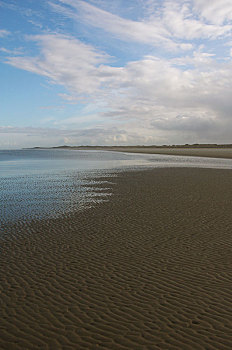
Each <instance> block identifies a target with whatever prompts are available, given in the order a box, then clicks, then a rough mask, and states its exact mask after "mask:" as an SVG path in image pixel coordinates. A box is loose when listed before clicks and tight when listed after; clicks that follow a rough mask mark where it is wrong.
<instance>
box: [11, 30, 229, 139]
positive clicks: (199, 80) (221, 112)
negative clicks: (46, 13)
mask: <svg viewBox="0 0 232 350" xmlns="http://www.w3.org/2000/svg"><path fill="white" fill-rule="evenodd" d="M31 39H32V40H37V41H38V43H39V45H40V46H41V55H40V56H37V57H13V58H9V59H8V63H9V64H11V65H14V66H15V67H18V68H21V69H25V70H28V71H31V72H34V73H37V74H40V75H44V76H46V77H48V78H49V79H50V80H51V81H52V82H54V83H57V84H61V85H63V86H64V87H66V89H67V90H68V91H69V93H70V94H69V98H70V99H73V100H75V98H76V97H79V98H80V97H81V96H86V98H88V100H87V102H88V103H89V104H90V105H92V107H93V108H92V119H93V120H92V125H95V127H96V128H98V127H99V123H101V121H102V120H104V118H108V119H109V120H111V121H112V123H113V121H114V123H117V124H118V125H120V124H121V127H123V129H122V130H123V135H124V136H123V137H124V139H125V134H126V133H127V134H128V135H131V134H133V135H134V136H133V137H135V135H136V137H137V138H138V139H140V137H139V132H141V134H142V135H143V137H144V139H145V140H146V139H148V140H151V139H152V138H153V139H154V138H155V137H157V138H158V139H162V138H163V137H164V135H165V134H166V136H165V137H167V136H168V137H169V138H170V135H169V132H171V130H173V131H175V132H176V135H177V134H178V132H181V131H182V132H183V131H184V132H186V133H188V135H195V137H196V133H198V134H199V135H201V134H202V133H205V134H207V133H211V132H212V133H213V132H216V130H217V129H220V123H221V125H222V124H223V123H225V122H227V123H230V119H231V110H232V101H231V90H232V62H231V61H227V62H217V61H216V60H215V57H214V55H213V54H211V53H207V52H203V51H202V50H203V48H202V49H201V50H199V51H196V52H194V54H193V56H190V57H186V58H183V62H182V64H185V66H184V68H182V67H181V66H180V65H178V61H176V60H175V59H173V60H168V59H160V58H157V57H154V56H151V55H150V56H147V57H145V58H144V59H143V60H138V61H133V62H128V63H127V64H126V65H125V66H122V67H112V66H110V65H109V64H107V59H108V56H107V55H105V54H104V53H99V52H97V51H96V50H95V49H94V48H93V47H92V46H90V45H85V44H82V43H81V42H80V41H78V40H76V39H72V38H70V37H65V36H60V35H55V34H54V35H44V36H36V37H33V38H31ZM65 97H66V98H67V96H65ZM96 106H101V108H100V111H99V112H98V117H96V110H95V109H94V107H96ZM88 115H89V116H88V118H87V119H86V123H87V122H89V123H90V124H91V108H90V113H88ZM82 122H83V123H82ZM61 124H62V126H63V127H64V128H65V127H66V128H70V127H71V128H73V129H75V126H76V127H78V126H80V125H82V124H84V121H83V120H81V118H80V120H79V121H78V120H77V121H76V120H75V117H69V118H66V121H65V120H63V121H62V123H61ZM61 124H59V122H55V121H54V125H61ZM138 124H139V125H140V124H141V126H139V128H138ZM229 125H230V124H229ZM105 128H106V134H105V136H104V137H103V134H101V136H102V137H103V139H104V140H105V141H104V142H105V143H107V142H110V140H111V141H112V142H113V139H112V137H111V138H109V137H108V136H106V135H108V134H110V135H111V136H112V133H111V132H112V130H116V129H114V127H113V124H112V125H111V126H110V125H108V126H106V124H105ZM118 128H119V126H118ZM83 132H84V135H85V137H87V136H86V135H90V134H89V133H90V131H87V130H84V131H83ZM96 133H97V134H96V135H100V134H99V130H98V131H97V132H96ZM78 135H79V134H78ZM199 135H198V137H199ZM215 135H217V134H216V133H215ZM72 137H74V136H72ZM96 137H97V136H96ZM128 137H129V136H128ZM133 137H132V136H131V137H130V140H132V139H133ZM95 139H96V138H95ZM97 140H98V139H96V141H95V142H97ZM197 141H199V140H197ZM128 142H129V141H128ZM134 142H136V141H134Z"/></svg>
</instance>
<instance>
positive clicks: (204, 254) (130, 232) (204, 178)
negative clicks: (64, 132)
mask: <svg viewBox="0 0 232 350" xmlns="http://www.w3.org/2000/svg"><path fill="white" fill-rule="evenodd" d="M112 182H114V183H115V185H113V184H112V191H113V196H112V197H111V200H110V202H108V203H100V204H98V205H97V206H96V207H95V208H91V209H88V210H86V211H84V212H81V213H79V214H75V215H73V216H70V217H68V218H63V219H52V220H44V221H32V222H30V224H29V223H23V222H21V223H18V225H12V226H10V225H8V226H5V227H2V232H3V235H2V250H1V258H0V263H1V274H0V277H1V310H2V317H1V339H0V348H1V349H6V350H8V349H165V350H169V349H170V350H172V349H173V350H174V349H176V350H177V349H178V350H179V349H186V350H187V349H202V350H205V349H209V350H211V349H212V350H213V349H215V350H216V349H217V350H218V349H220V350H223V349H228V350H229V349H231V348H232V302H231V290H232V269H231V266H232V236H231V232H232V216H231V212H232V211H231V209H232V204H231V198H232V178H231V171H229V170H228V171H227V170H207V169H156V170H151V171H146V172H134V173H129V174H119V175H118V177H117V178H114V179H112ZM107 186H109V185H107Z"/></svg>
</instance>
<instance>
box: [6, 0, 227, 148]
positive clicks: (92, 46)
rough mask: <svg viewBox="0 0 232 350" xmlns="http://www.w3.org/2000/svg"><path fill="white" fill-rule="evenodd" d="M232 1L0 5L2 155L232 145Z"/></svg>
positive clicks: (72, 0)
mask: <svg viewBox="0 0 232 350" xmlns="http://www.w3.org/2000/svg"><path fill="white" fill-rule="evenodd" d="M231 34H232V2H231V0H220V1H218V0H211V1H208V0H172V1H170V0H163V1H161V0H133V1H132V0H127V1H122V0H115V1H106V0H89V1H82V0H50V1H44V0H40V1H34V0H20V1H17V0H0V76H1V92H0V103H1V109H0V148H19V147H30V146H38V145H39V146H55V145H61V144H67V145H87V144H92V145H94V144H101V145H113V144H118V145H120V144H131V145H132V144H145V145H149V144H174V143H196V142H199V143H200V142H213V143H214V142H218V143H231V133H232V119H231V118H232V115H231V111H232V99H231V92H232V36H231Z"/></svg>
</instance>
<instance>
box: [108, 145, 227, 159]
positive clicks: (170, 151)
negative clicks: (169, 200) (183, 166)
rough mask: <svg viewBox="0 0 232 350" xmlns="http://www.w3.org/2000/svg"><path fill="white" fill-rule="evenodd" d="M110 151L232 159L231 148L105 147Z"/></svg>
mask: <svg viewBox="0 0 232 350" xmlns="http://www.w3.org/2000/svg"><path fill="white" fill-rule="evenodd" d="M105 148H106V149H107V150H109V151H117V152H128V153H146V154H166V155H172V156H191V157H209V158H224V159H232V148H231V147H219V146H218V147H184V146H182V147H178V146H174V147H152V146H149V147H146V146H138V147H136V146H133V147H130V146H125V147H120V146H117V147H105Z"/></svg>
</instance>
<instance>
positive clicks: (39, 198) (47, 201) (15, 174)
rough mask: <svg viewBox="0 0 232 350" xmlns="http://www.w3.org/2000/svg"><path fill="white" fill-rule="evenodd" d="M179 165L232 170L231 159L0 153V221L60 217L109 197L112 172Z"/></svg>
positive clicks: (99, 153) (73, 152) (62, 152)
mask: <svg viewBox="0 0 232 350" xmlns="http://www.w3.org/2000/svg"><path fill="white" fill-rule="evenodd" d="M176 166H178V167H207V168H227V169H232V160H230V159H214V158H197V157H181V156H167V155H147V154H132V153H118V152H106V151H77V150H14V151H12V150H11V151H0V210H1V212H0V224H1V223H2V224H3V223H8V222H14V221H18V220H23V221H24V220H30V219H32V218H33V219H40V218H47V217H58V216H60V215H63V214H67V213H69V212H73V211H76V210H80V209H81V208H85V207H86V206H92V205H94V204H95V203H98V202H101V201H104V200H108V198H109V196H110V194H111V187H112V184H110V183H107V176H110V175H111V176H112V174H113V173H117V172H120V171H123V170H133V169H142V168H148V167H176ZM97 179H99V180H97ZM102 182H105V184H106V185H105V186H104V188H102ZM92 185H94V186H92ZM100 185H101V186H100Z"/></svg>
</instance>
